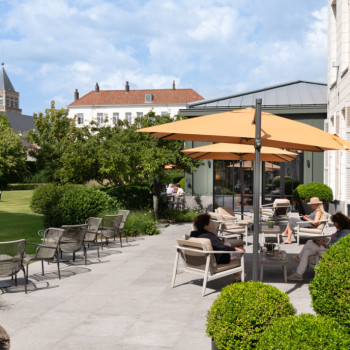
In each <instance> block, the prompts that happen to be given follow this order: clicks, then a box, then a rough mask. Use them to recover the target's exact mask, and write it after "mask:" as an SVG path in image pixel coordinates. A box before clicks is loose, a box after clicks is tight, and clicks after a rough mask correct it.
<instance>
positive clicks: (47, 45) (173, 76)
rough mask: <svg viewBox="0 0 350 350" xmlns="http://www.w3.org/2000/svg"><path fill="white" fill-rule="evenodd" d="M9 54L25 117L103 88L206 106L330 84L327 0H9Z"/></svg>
mask: <svg viewBox="0 0 350 350" xmlns="http://www.w3.org/2000/svg"><path fill="white" fill-rule="evenodd" d="M0 13H1V18H2V19H1V22H2V25H1V31H0V49H2V50H3V55H4V61H5V69H6V71H7V73H8V75H9V77H10V79H11V81H12V84H13V85H14V88H15V89H16V91H18V92H20V104H21V108H22V109H23V113H25V114H29V115H32V114H33V113H36V112H39V111H44V110H45V108H48V107H49V106H50V101H51V100H55V101H56V106H57V107H65V106H66V105H68V104H69V103H71V102H72V101H73V94H74V90H75V89H76V88H77V89H78V90H79V93H80V96H82V95H84V94H86V93H88V92H89V91H91V90H93V89H94V86H95V83H96V82H98V83H99V85H100V89H101V90H108V89H123V88H124V86H125V81H126V80H128V81H129V84H130V88H131V89H146V88H171V84H172V81H173V80H175V81H176V85H177V87H179V88H193V89H194V90H196V91H197V92H198V93H199V94H201V95H202V96H203V97H205V98H214V97H219V96H227V95H230V94H235V93H239V92H243V91H249V90H252V89H258V88H262V87H266V86H270V85H273V84H279V83H284V82H289V81H293V80H308V81H316V82H325V83H326V82H327V0H307V1H305V0H293V1H290V0H216V1H215V0H162V1H161V0H158V1H156V0H144V1H141V0H128V1H119V0H114V1H112V0H109V1H108V0H79V1H75V0H50V1H47V0H30V1H29V0H0Z"/></svg>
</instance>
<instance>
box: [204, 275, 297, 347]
mask: <svg viewBox="0 0 350 350" xmlns="http://www.w3.org/2000/svg"><path fill="white" fill-rule="evenodd" d="M294 313H295V310H294V308H293V306H292V304H291V303H290V302H289V298H288V296H287V295H286V294H285V293H283V292H281V291H280V290H279V289H277V288H276V287H273V286H270V285H267V284H263V283H261V282H252V281H250V282H241V283H235V284H231V285H229V286H227V287H225V288H223V289H222V291H221V293H220V295H219V296H218V298H217V299H216V300H215V301H214V303H213V305H212V306H211V308H210V310H209V311H208V314H207V335H208V336H210V337H211V338H212V339H213V340H214V342H215V344H216V346H217V347H218V349H221V350H224V349H251V348H254V347H255V346H256V343H257V342H258V341H259V338H260V336H261V334H262V332H263V331H264V330H265V328H266V327H268V326H270V325H271V324H272V323H273V322H274V321H275V320H277V319H278V318H280V317H283V316H290V315H294Z"/></svg>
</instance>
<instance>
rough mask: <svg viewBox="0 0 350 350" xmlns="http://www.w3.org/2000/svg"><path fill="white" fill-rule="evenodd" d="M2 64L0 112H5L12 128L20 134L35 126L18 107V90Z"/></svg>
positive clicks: (30, 118)
mask: <svg viewBox="0 0 350 350" xmlns="http://www.w3.org/2000/svg"><path fill="white" fill-rule="evenodd" d="M4 65H5V64H4V63H1V70H0V113H1V114H5V115H6V116H7V119H8V121H9V123H10V125H11V127H12V129H13V130H14V131H15V132H17V133H18V134H20V135H22V134H25V133H26V132H27V131H29V130H32V129H34V128H35V127H34V121H33V117H32V116H29V115H24V114H22V110H21V109H20V108H19V107H20V104H19V92H17V91H16V90H15V89H14V87H13V85H12V83H11V80H10V78H9V77H8V75H7V73H6V71H5V67H4Z"/></svg>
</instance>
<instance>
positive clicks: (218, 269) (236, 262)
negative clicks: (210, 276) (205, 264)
mask: <svg viewBox="0 0 350 350" xmlns="http://www.w3.org/2000/svg"><path fill="white" fill-rule="evenodd" d="M239 266H241V259H240V258H237V257H235V256H234V257H231V260H230V262H229V263H228V264H218V265H217V266H216V267H215V268H214V269H213V272H214V273H217V272H222V271H226V270H230V269H233V268H235V267H239Z"/></svg>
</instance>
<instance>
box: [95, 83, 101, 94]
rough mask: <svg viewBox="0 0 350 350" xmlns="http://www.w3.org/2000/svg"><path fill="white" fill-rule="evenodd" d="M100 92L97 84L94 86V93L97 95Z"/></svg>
mask: <svg viewBox="0 0 350 350" xmlns="http://www.w3.org/2000/svg"><path fill="white" fill-rule="evenodd" d="M99 91H100V87H99V86H98V83H96V85H95V92H96V93H98V92H99Z"/></svg>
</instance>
